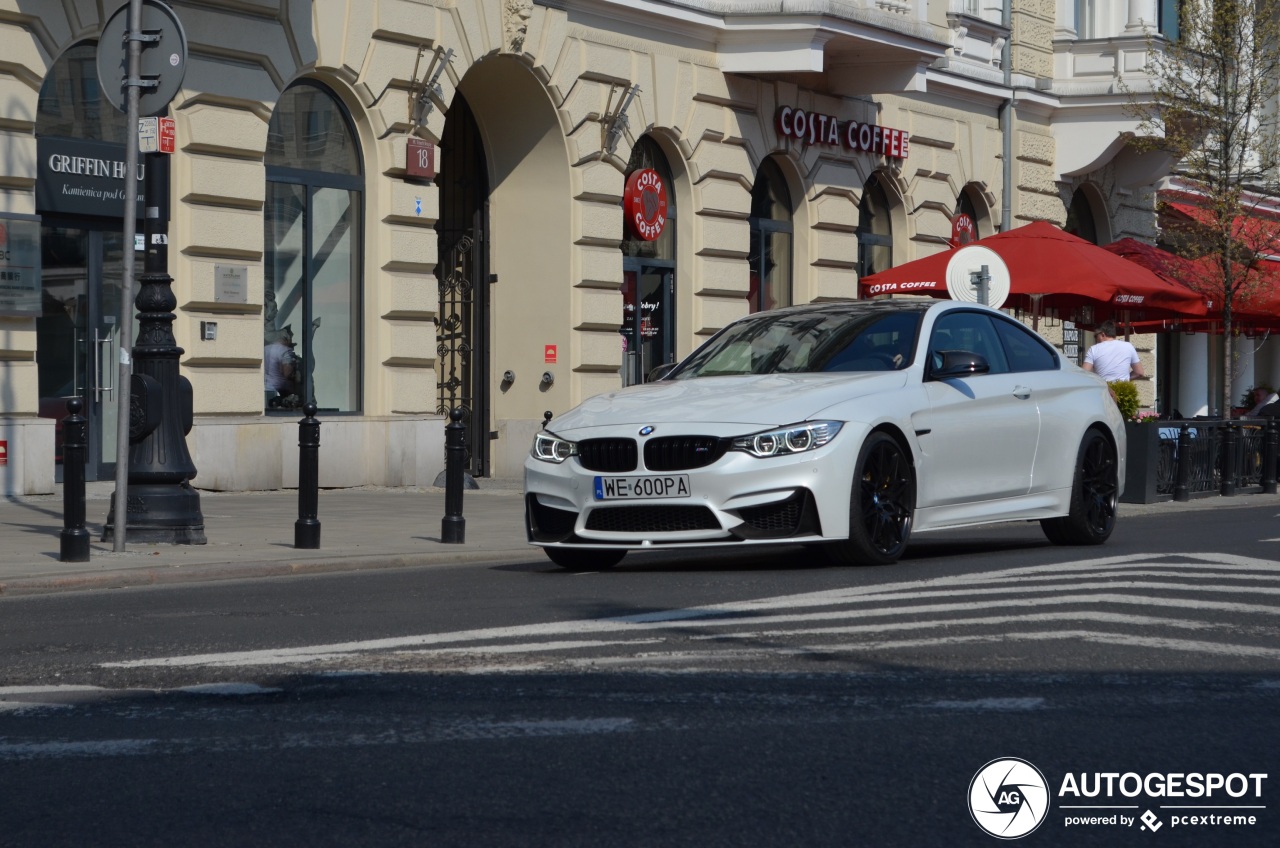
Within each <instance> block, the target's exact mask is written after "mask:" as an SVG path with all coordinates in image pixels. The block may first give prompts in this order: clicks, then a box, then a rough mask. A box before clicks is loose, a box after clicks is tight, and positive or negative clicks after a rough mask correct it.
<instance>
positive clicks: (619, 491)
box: [596, 474, 689, 501]
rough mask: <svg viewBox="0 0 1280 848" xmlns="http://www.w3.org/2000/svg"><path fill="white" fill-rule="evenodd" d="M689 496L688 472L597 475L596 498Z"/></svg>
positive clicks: (629, 498) (620, 499) (613, 499)
mask: <svg viewBox="0 0 1280 848" xmlns="http://www.w3.org/2000/svg"><path fill="white" fill-rule="evenodd" d="M687 497H689V475H688V474H654V475H650V476H646V477H597V478H596V500H598V501H627V500H644V499H646V498H687Z"/></svg>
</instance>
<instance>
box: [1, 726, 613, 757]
mask: <svg viewBox="0 0 1280 848" xmlns="http://www.w3.org/2000/svg"><path fill="white" fill-rule="evenodd" d="M636 726H637V725H636V720H635V719H633V718H630V717H626V716H620V717H607V718H565V719H528V720H522V719H512V720H508V721H475V720H470V719H464V720H458V721H442V722H432V723H430V724H428V725H427V726H425V727H423V728H415V729H411V730H405V731H396V730H389V731H386V732H381V733H365V732H359V731H357V732H350V733H348V732H341V731H339V732H333V733H325V732H313V733H286V734H284V735H282V736H276V735H274V734H272V735H271V736H270V738H265V739H264V738H259V737H252V736H247V737H238V738H235V737H227V736H211V737H204V738H201V737H194V738H164V739H90V740H82V741H70V740H56V741H46V742H8V741H4V740H3V739H0V761H6V760H50V759H64V758H68V757H79V758H88V757H122V756H141V755H152V756H157V755H162V754H191V753H199V754H209V753H217V752H225V751H243V750H255V749H262V750H272V751H278V750H283V749H289V748H365V747H373V746H378V745H403V744H424V743H430V742H440V741H451V742H456V741H467V740H500V739H514V738H530V737H556V736H588V735H595V734H605V733H622V732H629V731H632V730H634V729H635V728H636Z"/></svg>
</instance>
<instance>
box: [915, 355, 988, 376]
mask: <svg viewBox="0 0 1280 848" xmlns="http://www.w3.org/2000/svg"><path fill="white" fill-rule="evenodd" d="M990 370H991V364H990V363H988V362H987V358H986V357H985V356H983V355H982V354H979V353H974V352H973V351H971V350H935V351H931V352H930V353H929V379H930V380H950V379H952V378H954V377H972V376H973V375H974V374H986V373H988V372H989V371H990Z"/></svg>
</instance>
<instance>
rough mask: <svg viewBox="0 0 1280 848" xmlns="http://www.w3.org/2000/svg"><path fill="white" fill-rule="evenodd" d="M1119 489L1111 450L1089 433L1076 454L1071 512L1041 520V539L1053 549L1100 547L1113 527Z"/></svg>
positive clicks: (1100, 436)
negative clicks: (1046, 539) (1051, 543)
mask: <svg viewBox="0 0 1280 848" xmlns="http://www.w3.org/2000/svg"><path fill="white" fill-rule="evenodd" d="M1119 489H1120V486H1119V465H1118V463H1117V462H1116V451H1115V448H1114V447H1112V445H1111V442H1110V441H1109V440H1108V439H1107V437H1106V436H1104V435H1103V434H1102V433H1101V432H1099V431H1098V430H1090V431H1089V432H1088V433H1086V434H1085V436H1084V440H1083V441H1081V442H1080V450H1079V452H1078V453H1077V454H1076V472H1075V477H1074V480H1073V481H1072V484H1071V511H1070V512H1069V513H1068V514H1067V515H1065V516H1062V517H1061V518H1046V519H1044V520H1042V521H1041V522H1040V527H1041V529H1043V530H1044V535H1045V536H1046V537H1047V538H1048V539H1049V541H1050V542H1053V543H1054V544H1055V545H1101V544H1102V543H1103V542H1105V541H1107V539H1108V538H1109V537H1110V536H1111V531H1112V530H1114V529H1115V527H1116V503H1117V502H1118V500H1119V496H1118V494H1117V493H1118V492H1119Z"/></svg>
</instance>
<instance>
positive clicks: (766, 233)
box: [747, 159, 793, 312]
mask: <svg viewBox="0 0 1280 848" xmlns="http://www.w3.org/2000/svg"><path fill="white" fill-rule="evenodd" d="M791 212H792V206H791V193H790V192H789V191H787V182H786V178H785V177H783V175H782V169H781V168H779V167H778V163H777V162H775V161H774V160H773V159H766V160H764V161H763V162H761V163H760V170H759V171H757V172H756V184H755V185H754V186H753V187H752V189H751V219H750V222H749V223H750V226H751V248H750V250H751V255H750V257H749V261H750V263H751V289H750V291H749V292H748V293H747V298H748V302H749V309H750V310H751V311H752V312H760V311H762V310H765V309H775V308H777V307H779V306H790V305H791V266H792V259H791V256H792V247H791V241H792V233H793V227H792V223H791Z"/></svg>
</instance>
